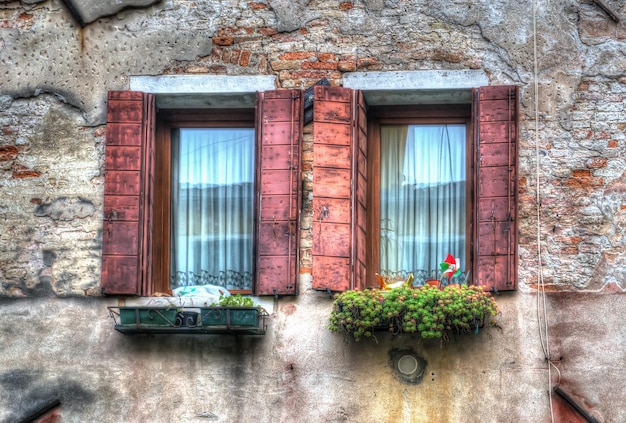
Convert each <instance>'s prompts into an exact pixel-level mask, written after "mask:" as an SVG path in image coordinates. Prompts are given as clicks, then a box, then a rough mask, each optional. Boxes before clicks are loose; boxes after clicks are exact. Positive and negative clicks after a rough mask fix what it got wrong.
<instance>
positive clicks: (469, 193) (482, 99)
mask: <svg viewBox="0 0 626 423" xmlns="http://www.w3.org/2000/svg"><path fill="white" fill-rule="evenodd" d="M379 94H380V93H377V95H379ZM517 98H518V90H517V88H516V87H513V86H503V87H483V88H479V89H474V90H473V91H472V99H471V100H470V101H467V102H460V103H457V104H449V105H445V106H441V105H439V106H437V105H421V106H412V105H402V106H387V107H382V106H377V107H371V108H369V109H368V107H367V105H366V103H365V98H364V95H363V92H361V91H358V90H356V91H353V90H351V89H347V88H338V87H319V88H316V90H315V102H314V108H315V110H314V129H313V131H314V139H315V145H314V166H313V173H314V176H313V177H314V188H313V190H314V192H313V201H314V213H315V215H314V217H315V220H314V228H313V238H314V240H313V260H314V262H313V279H314V280H313V285H314V287H315V288H316V289H323V290H326V289H329V290H333V291H342V290H346V289H364V288H366V287H368V286H376V276H375V275H376V273H382V274H389V275H397V274H401V275H402V276H406V274H407V273H413V274H414V276H415V277H416V280H417V281H418V282H419V281H420V280H424V279H426V278H428V277H430V276H431V275H432V272H436V271H437V268H438V264H439V263H440V262H441V261H443V259H445V257H446V256H447V254H448V253H451V254H453V255H454V256H455V257H458V258H460V260H461V266H462V267H463V269H464V270H468V271H469V272H470V278H471V280H472V281H473V283H476V284H481V285H484V286H485V287H486V288H487V289H494V288H495V289H498V290H511V289H515V287H516V274H517V223H516V209H517V174H516V171H517V137H518V136H517V127H518V124H517V113H518V112H517V110H518V107H517ZM331 157H334V160H333V159H331ZM330 187H332V188H330Z"/></svg>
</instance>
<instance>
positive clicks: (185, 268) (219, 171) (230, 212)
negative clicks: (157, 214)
mask: <svg viewBox="0 0 626 423" xmlns="http://www.w3.org/2000/svg"><path fill="white" fill-rule="evenodd" d="M254 144H255V136H254V129H252V128H183V129H176V130H174V131H173V133H172V186H171V191H172V192H171V198H172V204H171V207H172V213H171V215H172V222H171V252H170V254H171V268H170V286H171V287H172V288H176V287H179V286H187V285H218V286H223V287H225V288H227V289H229V290H237V289H246V290H249V289H252V260H253V255H252V254H253V245H252V244H253V242H252V240H253V233H254Z"/></svg>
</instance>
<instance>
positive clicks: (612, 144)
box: [606, 140, 619, 148]
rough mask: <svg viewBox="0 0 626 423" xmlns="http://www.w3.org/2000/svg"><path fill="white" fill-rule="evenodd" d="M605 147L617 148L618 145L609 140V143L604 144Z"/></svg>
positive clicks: (614, 141)
mask: <svg viewBox="0 0 626 423" xmlns="http://www.w3.org/2000/svg"><path fill="white" fill-rule="evenodd" d="M606 146H607V147H608V148H617V147H619V143H618V142H617V140H609V142H608V143H607V144H606Z"/></svg>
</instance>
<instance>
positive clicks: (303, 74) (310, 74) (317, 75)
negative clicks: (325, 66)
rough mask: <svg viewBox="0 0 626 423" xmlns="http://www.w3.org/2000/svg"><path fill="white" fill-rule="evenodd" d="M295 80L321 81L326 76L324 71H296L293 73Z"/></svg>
mask: <svg viewBox="0 0 626 423" xmlns="http://www.w3.org/2000/svg"><path fill="white" fill-rule="evenodd" d="M291 76H292V77H293V78H294V79H307V78H309V79H321V78H324V77H325V76H326V72H324V71H295V72H292V73H291Z"/></svg>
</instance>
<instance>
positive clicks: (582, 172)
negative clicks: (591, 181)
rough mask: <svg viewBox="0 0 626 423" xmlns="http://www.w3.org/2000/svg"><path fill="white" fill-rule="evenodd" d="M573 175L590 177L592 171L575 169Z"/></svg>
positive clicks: (575, 176)
mask: <svg viewBox="0 0 626 423" xmlns="http://www.w3.org/2000/svg"><path fill="white" fill-rule="evenodd" d="M572 176H573V177H574V178H584V177H588V176H591V171H590V170H587V169H574V171H573V172H572Z"/></svg>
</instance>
